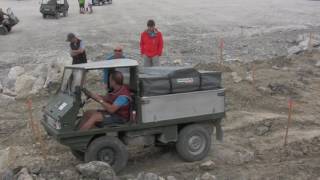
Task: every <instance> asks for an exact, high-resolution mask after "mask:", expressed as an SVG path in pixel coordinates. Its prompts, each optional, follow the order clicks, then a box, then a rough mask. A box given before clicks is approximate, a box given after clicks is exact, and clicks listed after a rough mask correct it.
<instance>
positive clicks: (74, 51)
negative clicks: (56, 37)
mask: <svg viewBox="0 0 320 180" xmlns="http://www.w3.org/2000/svg"><path fill="white" fill-rule="evenodd" d="M67 41H68V42H70V55H71V57H72V64H82V63H87V55H86V51H85V49H84V48H85V47H84V44H83V42H82V41H81V40H80V39H79V38H77V37H76V36H75V35H74V34H73V33H69V34H68V36H67Z"/></svg>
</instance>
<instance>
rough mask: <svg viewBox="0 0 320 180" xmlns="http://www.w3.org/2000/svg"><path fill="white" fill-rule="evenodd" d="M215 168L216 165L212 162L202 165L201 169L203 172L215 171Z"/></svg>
mask: <svg viewBox="0 0 320 180" xmlns="http://www.w3.org/2000/svg"><path fill="white" fill-rule="evenodd" d="M215 166H216V164H215V163H214V162H213V161H212V160H209V161H206V162H204V163H202V164H200V168H201V169H203V170H213V169H214V168H215Z"/></svg>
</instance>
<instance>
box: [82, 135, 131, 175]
mask: <svg viewBox="0 0 320 180" xmlns="http://www.w3.org/2000/svg"><path fill="white" fill-rule="evenodd" d="M85 161H86V162H90V161H103V162H106V163H108V164H109V165H110V166H112V168H113V169H114V170H115V172H119V171H120V170H121V169H123V168H124V167H125V166H126V165H127V162H128V151H127V148H126V146H125V145H124V144H123V143H122V142H121V141H120V140H119V139H118V138H116V137H106V136H103V137H99V138H97V139H95V140H93V141H92V143H91V144H90V145H89V148H88V150H87V152H86V153H85Z"/></svg>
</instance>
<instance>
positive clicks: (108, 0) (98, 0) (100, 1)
mask: <svg viewBox="0 0 320 180" xmlns="http://www.w3.org/2000/svg"><path fill="white" fill-rule="evenodd" d="M105 4H112V0H92V5H94V6H96V5H98V6H101V5H105Z"/></svg>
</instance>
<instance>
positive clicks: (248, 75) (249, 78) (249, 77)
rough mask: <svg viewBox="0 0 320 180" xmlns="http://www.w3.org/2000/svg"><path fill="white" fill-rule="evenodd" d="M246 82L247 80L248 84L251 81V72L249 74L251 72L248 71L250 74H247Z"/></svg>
mask: <svg viewBox="0 0 320 180" xmlns="http://www.w3.org/2000/svg"><path fill="white" fill-rule="evenodd" d="M246 80H247V81H250V82H252V81H253V77H252V72H251V71H250V72H247V77H246Z"/></svg>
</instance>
